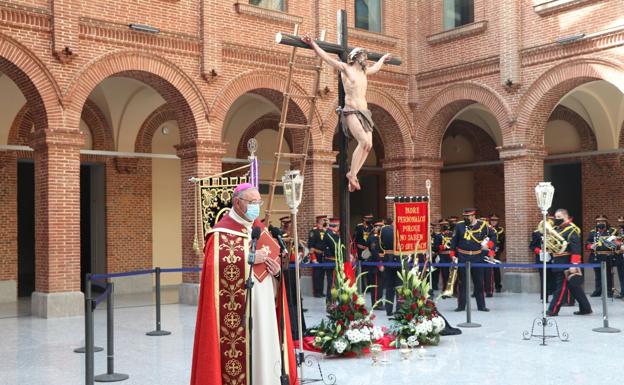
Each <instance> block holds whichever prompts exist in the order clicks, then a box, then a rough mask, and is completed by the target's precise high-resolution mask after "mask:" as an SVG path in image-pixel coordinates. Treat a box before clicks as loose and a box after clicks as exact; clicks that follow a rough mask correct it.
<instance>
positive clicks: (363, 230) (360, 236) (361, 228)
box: [354, 223, 373, 256]
mask: <svg viewBox="0 0 624 385" xmlns="http://www.w3.org/2000/svg"><path fill="white" fill-rule="evenodd" d="M372 232H373V226H372V225H367V224H366V223H358V225H357V226H355V234H354V238H355V243H356V244H357V245H359V246H364V247H367V246H366V245H367V244H368V236H369V235H370V234H371V233H372ZM357 250H358V256H360V255H361V254H362V251H363V249H362V248H361V247H358V249H357Z"/></svg>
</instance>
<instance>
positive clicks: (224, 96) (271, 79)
mask: <svg viewBox="0 0 624 385" xmlns="http://www.w3.org/2000/svg"><path fill="white" fill-rule="evenodd" d="M286 80H287V78H286V75H285V74H284V73H282V72H276V71H269V70H249V71H246V72H243V73H241V74H240V75H238V76H236V77H235V78H234V79H231V80H230V81H229V82H228V83H227V84H226V85H225V86H223V88H222V89H221V91H220V92H218V93H217V96H216V97H215V99H214V101H213V102H212V104H211V105H210V119H211V122H213V123H214V124H215V127H217V128H218V130H219V134H220V135H221V136H220V138H221V137H222V136H223V129H224V127H223V123H224V122H225V117H226V116H227V113H228V111H229V110H230V108H231V107H232V105H233V104H234V102H235V101H236V100H237V99H238V98H239V97H241V96H243V95H244V94H246V93H248V92H254V93H257V90H272V91H274V92H278V93H279V94H280V95H282V90H284V89H285V86H286ZM291 88H292V89H293V91H292V92H293V93H296V94H302V95H304V94H307V93H308V91H307V90H305V89H304V88H303V87H301V86H300V85H299V84H297V83H296V82H295V81H294V80H293V81H292V86H291ZM282 97H283V96H282ZM293 105H296V106H297V107H298V109H299V110H300V111H302V113H303V116H306V115H307V114H308V111H309V104H308V103H307V102H303V101H301V100H293V101H291V104H290V105H289V110H291V107H292V106H293ZM278 108H281V104H280V105H278ZM321 123H322V119H321V115H320V114H319V112H318V109H317V110H316V111H314V119H313V122H312V127H311V134H312V143H315V142H317V143H320V141H321V129H320V125H321Z"/></svg>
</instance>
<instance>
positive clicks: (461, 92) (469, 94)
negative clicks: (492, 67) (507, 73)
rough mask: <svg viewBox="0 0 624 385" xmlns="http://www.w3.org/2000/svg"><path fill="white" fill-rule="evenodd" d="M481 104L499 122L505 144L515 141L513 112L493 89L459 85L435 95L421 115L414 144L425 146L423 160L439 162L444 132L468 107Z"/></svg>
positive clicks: (473, 85) (466, 84) (474, 85)
mask: <svg viewBox="0 0 624 385" xmlns="http://www.w3.org/2000/svg"><path fill="white" fill-rule="evenodd" d="M474 103H480V104H481V105H483V106H485V107H486V108H487V109H489V110H490V112H491V113H492V115H494V117H495V118H496V121H497V122H498V125H499V129H500V131H501V136H502V139H503V144H504V145H506V144H508V143H509V142H511V141H512V137H511V136H512V129H511V122H510V117H511V110H510V108H509V106H508V104H507V102H505V100H504V99H503V98H502V97H501V96H500V95H499V94H498V93H497V92H496V91H494V90H493V89H492V88H489V87H487V86H485V85H481V84H476V83H470V82H466V83H458V84H454V85H451V86H449V87H447V88H445V89H443V90H442V91H440V92H439V93H438V94H436V95H435V96H434V97H433V98H432V99H431V100H430V101H429V102H428V103H427V104H426V105H425V106H423V109H422V110H421V112H420V114H419V115H420V117H419V118H418V121H417V124H416V130H415V133H414V137H415V140H414V141H415V143H426V144H428V145H426V146H423V147H422V148H423V150H422V151H423V152H424V153H423V154H422V156H426V157H433V158H439V157H440V155H441V151H442V138H443V137H444V132H445V131H446V128H447V127H448V125H449V123H450V122H451V121H452V120H453V118H454V117H455V116H456V115H457V114H458V113H459V112H460V111H461V110H462V109H464V108H466V107H467V106H469V105H471V104H474Z"/></svg>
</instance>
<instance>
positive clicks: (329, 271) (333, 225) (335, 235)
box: [323, 218, 341, 303]
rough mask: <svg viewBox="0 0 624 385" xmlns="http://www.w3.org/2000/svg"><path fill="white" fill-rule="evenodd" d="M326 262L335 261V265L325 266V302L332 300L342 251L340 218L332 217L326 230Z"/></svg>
mask: <svg viewBox="0 0 624 385" xmlns="http://www.w3.org/2000/svg"><path fill="white" fill-rule="evenodd" d="M324 241H325V263H333V264H334V266H328V267H325V268H323V271H324V272H325V279H326V280H327V286H326V287H325V302H326V303H330V302H331V289H332V287H334V272H335V263H336V255H337V253H339V252H340V249H339V247H340V246H339V245H340V244H341V241H340V220H339V219H338V218H330V219H329V226H328V228H327V231H325V237H324Z"/></svg>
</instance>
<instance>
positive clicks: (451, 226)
mask: <svg viewBox="0 0 624 385" xmlns="http://www.w3.org/2000/svg"><path fill="white" fill-rule="evenodd" d="M458 221H459V218H457V217H456V216H454V215H453V216H451V217H449V218H448V223H449V230H451V232H455V226H457V222H458Z"/></svg>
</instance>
